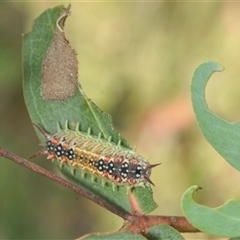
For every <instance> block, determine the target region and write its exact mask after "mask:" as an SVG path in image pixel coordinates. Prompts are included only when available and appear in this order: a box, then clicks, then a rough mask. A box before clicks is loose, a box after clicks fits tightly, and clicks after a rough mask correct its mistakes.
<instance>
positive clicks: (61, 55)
mask: <svg viewBox="0 0 240 240" xmlns="http://www.w3.org/2000/svg"><path fill="white" fill-rule="evenodd" d="M69 15H70V5H69V6H68V7H67V8H66V9H63V11H62V12H61V14H60V17H59V18H58V20H57V23H56V24H57V28H56V31H55V33H54V36H53V38H52V40H51V42H50V44H49V47H48V49H47V52H46V57H45V58H44V60H43V62H42V79H41V96H42V97H43V99H44V100H55V101H64V100H65V99H67V98H68V97H71V96H73V95H74V93H75V91H76V90H77V88H78V61H77V53H76V51H75V50H74V49H73V48H72V47H71V45H70V44H69V41H68V40H67V39H66V38H65V34H64V31H63V28H64V22H65V20H66V18H67V17H68V16H69Z"/></svg>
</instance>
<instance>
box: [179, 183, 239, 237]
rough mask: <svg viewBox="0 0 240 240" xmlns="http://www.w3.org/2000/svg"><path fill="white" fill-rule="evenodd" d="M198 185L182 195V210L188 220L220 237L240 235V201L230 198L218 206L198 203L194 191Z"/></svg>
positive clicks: (200, 228) (203, 230) (205, 231)
mask: <svg viewBox="0 0 240 240" xmlns="http://www.w3.org/2000/svg"><path fill="white" fill-rule="evenodd" d="M197 189H198V186H192V187H190V188H189V189H187V190H186V192H185V193H184V195H183V197H182V202H181V205H182V210H183V213H184V215H185V217H186V218H187V220H188V221H189V222H190V223H191V224H192V225H193V226H194V227H196V228H197V229H199V230H201V231H202V232H204V233H208V234H210V235H213V236H218V237H240V227H239V226H240V201H237V200H229V201H227V202H226V203H225V204H224V205H222V206H220V207H217V208H209V207H206V206H203V205H200V204H198V203H196V202H195V201H194V200H193V197H192V195H193V193H194V192H195V193H196V190H197Z"/></svg>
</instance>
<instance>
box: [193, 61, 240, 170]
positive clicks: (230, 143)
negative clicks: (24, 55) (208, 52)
mask: <svg viewBox="0 0 240 240" xmlns="http://www.w3.org/2000/svg"><path fill="white" fill-rule="evenodd" d="M222 70H223V68H222V67H221V66H220V65H219V64H218V63H216V62H206V63H203V64H201V65H200V66H198V68H197V69H196V70H195V72H194V74H193V78H192V85H191V95H192V104H193V110H194V112H195V115H196V119H197V122H198V125H199V127H200V129H201V132H202V133H203V135H204V137H205V138H206V139H207V141H208V142H209V143H210V144H211V145H212V146H213V147H214V148H215V150H216V151H217V152H218V153H219V154H221V155H222V157H223V158H224V159H225V160H226V161H228V163H229V164H231V165H232V166H233V167H235V168H236V169H238V170H240V123H239V122H235V123H230V122H228V121H226V120H223V119H222V118H220V117H219V116H217V115H215V114H214V113H213V112H211V111H210V110H209V109H208V107H207V103H206V100H205V86H206V84H207V82H208V80H209V78H210V76H211V75H212V74H213V73H214V72H220V71H222Z"/></svg>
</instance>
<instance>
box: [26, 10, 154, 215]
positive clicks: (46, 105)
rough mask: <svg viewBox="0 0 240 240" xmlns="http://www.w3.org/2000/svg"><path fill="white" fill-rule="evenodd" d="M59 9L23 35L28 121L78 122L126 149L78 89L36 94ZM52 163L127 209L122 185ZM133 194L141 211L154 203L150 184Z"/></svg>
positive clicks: (48, 125)
mask: <svg viewBox="0 0 240 240" xmlns="http://www.w3.org/2000/svg"><path fill="white" fill-rule="evenodd" d="M62 10H63V6H58V7H55V8H53V9H49V10H47V11H45V12H44V13H42V14H41V15H40V16H39V17H38V18H37V19H36V20H35V23H34V25H33V29H32V31H31V32H30V33H28V34H26V35H25V36H24V41H23V69H24V82H23V88H24V89H23V90H24V97H25V102H26V105H27V108H28V112H29V115H30V117H31V120H32V122H33V123H35V124H36V125H38V126H40V127H42V128H43V129H44V130H45V131H46V132H48V133H49V134H53V133H56V132H57V122H59V123H60V125H61V126H64V124H65V122H66V121H69V122H70V123H78V122H79V123H80V130H81V131H82V132H87V130H88V128H90V129H91V134H92V135H95V136H98V134H99V133H102V135H103V136H104V138H105V139H108V138H109V136H111V138H112V141H113V142H115V143H118V142H119V141H121V144H122V146H124V147H126V148H129V149H130V146H129V144H128V143H127V142H126V140H125V139H124V138H122V137H121V136H120V135H119V134H118V133H116V132H115V131H114V129H113V126H112V121H111V118H110V116H108V115H107V114H105V113H104V112H103V111H102V110H100V109H99V108H98V107H97V106H96V105H95V104H94V103H93V102H91V101H90V100H89V99H88V98H87V97H86V96H85V95H84V94H83V93H82V90H81V89H79V90H77V91H76V92H75V94H74V95H73V96H71V97H68V98H67V99H66V100H64V101H45V100H43V98H42V96H41V94H40V86H41V66H42V61H43V59H44V58H45V56H46V52H47V49H48V46H49V43H50V41H51V39H52V38H53V36H54V32H55V30H56V21H57V19H58V17H59V15H60V13H61V11H62ZM37 134H38V136H39V138H40V140H41V142H42V143H43V144H45V141H46V140H45V139H44V137H43V136H42V135H41V134H40V133H39V132H37ZM55 163H56V164H57V165H58V166H59V167H60V170H61V171H62V172H63V174H64V175H65V176H66V177H67V178H69V179H70V180H72V181H73V182H75V183H77V184H78V185H79V186H81V187H82V188H84V189H86V190H87V191H89V192H91V193H94V194H95V195H97V196H100V197H102V198H104V199H105V200H106V201H108V202H109V203H111V204H113V205H115V206H117V207H118V208H119V209H121V210H123V211H125V212H131V208H130V204H129V199H128V196H127V189H126V187H124V186H120V187H117V189H116V191H113V187H112V184H111V183H110V184H106V186H105V187H103V186H102V181H100V180H99V179H96V180H95V182H93V180H92V178H91V176H90V175H89V174H86V173H85V174H83V172H82V170H81V169H78V170H76V171H74V173H73V171H72V169H71V168H70V167H68V166H66V165H65V166H63V167H62V168H61V166H60V164H59V162H58V161H55ZM133 195H134V197H135V199H136V202H137V203H138V205H139V206H140V207H141V211H142V213H148V212H150V211H153V210H154V209H155V208H156V206H157V205H156V203H155V202H154V200H153V198H152V190H151V188H150V187H145V188H144V187H137V188H136V189H134V190H133ZM142 196H144V198H143V197H142Z"/></svg>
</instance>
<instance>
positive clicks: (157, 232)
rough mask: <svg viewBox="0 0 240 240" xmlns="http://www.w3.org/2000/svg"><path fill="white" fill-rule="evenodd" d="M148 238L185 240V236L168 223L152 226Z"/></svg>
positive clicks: (153, 239)
mask: <svg viewBox="0 0 240 240" xmlns="http://www.w3.org/2000/svg"><path fill="white" fill-rule="evenodd" d="M147 239H149V240H165V239H168V240H171V239H172V240H183V239H184V238H183V236H182V235H181V234H180V233H179V232H178V231H176V230H175V229H174V228H172V227H170V226H167V225H157V226H154V227H151V228H149V229H148V231H147Z"/></svg>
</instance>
